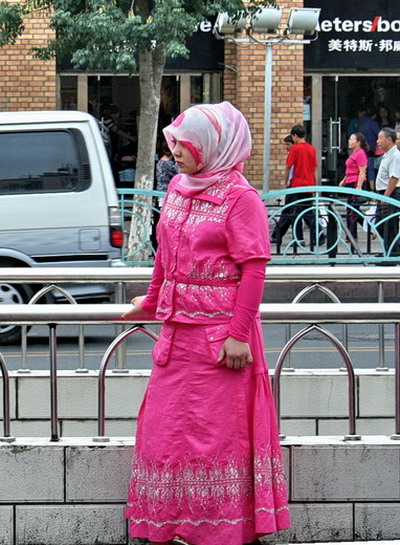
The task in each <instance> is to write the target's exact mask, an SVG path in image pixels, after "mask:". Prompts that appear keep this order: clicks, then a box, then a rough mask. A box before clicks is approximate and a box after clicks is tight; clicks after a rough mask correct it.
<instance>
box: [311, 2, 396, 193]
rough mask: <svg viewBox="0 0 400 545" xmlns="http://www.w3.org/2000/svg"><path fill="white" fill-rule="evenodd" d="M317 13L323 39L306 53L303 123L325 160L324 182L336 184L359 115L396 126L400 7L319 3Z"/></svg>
mask: <svg viewBox="0 0 400 545" xmlns="http://www.w3.org/2000/svg"><path fill="white" fill-rule="evenodd" d="M304 4H305V6H306V7H311V6H313V5H315V4H316V3H315V0H306V1H305V3H304ZM318 7H321V16H320V25H319V26H320V28H319V33H318V38H317V40H316V41H314V42H312V43H311V44H310V45H307V46H306V47H305V84H304V88H305V93H304V97H305V98H304V120H305V123H306V124H307V125H308V127H309V130H310V132H311V135H312V142H313V144H314V145H315V146H316V147H317V149H318V151H319V153H320V156H321V165H322V172H321V176H322V178H323V179H327V180H329V181H330V182H331V183H336V182H337V181H338V180H340V178H341V176H342V174H343V167H344V161H345V159H346V158H347V139H348V136H349V132H354V130H355V129H356V127H357V115H358V111H359V110H360V109H365V111H366V112H367V115H368V116H371V117H373V118H375V119H376V120H377V121H378V122H379V123H380V124H381V126H382V125H389V126H392V127H394V125H395V122H396V119H395V113H396V110H397V109H400V3H399V2H393V0H380V1H376V0H363V1H362V2H360V1H359V0H335V2H332V0H319V1H318Z"/></svg>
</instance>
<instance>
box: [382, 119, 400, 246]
mask: <svg viewBox="0 0 400 545" xmlns="http://www.w3.org/2000/svg"><path fill="white" fill-rule="evenodd" d="M377 144H378V146H379V147H380V148H381V149H382V150H383V151H384V152H385V154H384V155H383V156H382V160H381V163H380V165H379V170H378V174H377V177H376V191H377V192H378V193H379V194H380V195H384V196H385V197H391V198H392V199H396V200H398V201H400V151H399V150H398V149H397V146H396V131H395V130H393V129H390V128H389V127H383V128H382V129H381V130H380V131H379V134H378V140H377ZM396 213H397V214H398V213H400V207H399V208H398V207H396V206H394V205H391V204H388V203H383V202H382V203H380V204H379V205H378V210H377V214H376V219H377V221H380V220H381V219H383V218H385V217H388V216H390V215H391V214H396ZM378 230H379V233H380V234H381V236H382V237H383V239H384V243H385V250H386V252H387V255H388V256H395V255H399V244H398V240H397V239H398V235H399V216H395V217H394V218H391V219H389V220H386V221H385V222H384V223H383V224H382V226H381V227H380V228H378Z"/></svg>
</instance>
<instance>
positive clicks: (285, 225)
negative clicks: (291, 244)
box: [271, 134, 303, 245]
mask: <svg viewBox="0 0 400 545" xmlns="http://www.w3.org/2000/svg"><path fill="white" fill-rule="evenodd" d="M283 143H284V146H285V148H286V151H287V154H289V152H290V150H291V149H292V146H294V140H293V136H292V135H291V134H288V135H287V136H285V138H284V139H283ZM286 159H287V156H286ZM292 176H293V168H292V169H291V170H290V172H289V177H288V187H290V183H291V181H292ZM292 201H293V199H292V195H286V196H285V205H284V206H285V209H284V210H283V211H282V214H281V216H280V218H279V220H278V223H277V224H276V225H275V228H274V230H273V232H272V235H271V242H272V243H273V244H274V243H277V244H278V245H280V244H281V242H282V239H283V237H284V236H285V235H286V233H287V231H288V229H289V227H290V226H291V225H293V223H294V220H295V219H296V216H295V213H296V208H295V207H290V206H288V205H289V204H290V203H291V202H292ZM297 229H298V232H297V239H298V240H299V237H300V240H302V239H303V230H302V227H301V223H298V225H297Z"/></svg>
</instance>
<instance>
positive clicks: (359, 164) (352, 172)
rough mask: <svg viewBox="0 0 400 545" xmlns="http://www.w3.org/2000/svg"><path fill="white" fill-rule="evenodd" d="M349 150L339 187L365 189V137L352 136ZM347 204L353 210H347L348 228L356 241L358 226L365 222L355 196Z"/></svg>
mask: <svg viewBox="0 0 400 545" xmlns="http://www.w3.org/2000/svg"><path fill="white" fill-rule="evenodd" d="M349 149H350V150H351V155H350V156H349V158H348V159H347V161H346V170H345V176H344V178H343V180H342V181H341V182H340V183H339V185H340V186H342V187H347V188H353V189H363V184H364V182H365V181H366V179H367V165H368V157H367V152H368V150H369V146H368V143H367V141H366V139H365V136H364V135H363V134H361V133H360V132H357V133H355V134H352V135H351V136H350V138H349ZM347 202H348V204H349V205H350V206H351V208H348V209H347V227H348V228H349V230H350V232H351V234H352V236H353V237H354V239H355V240H357V224H358V223H359V222H361V223H362V220H363V218H362V217H361V215H360V214H358V213H357V212H356V210H359V209H360V205H359V203H358V202H357V199H356V196H355V195H349V196H348V199H347ZM354 209H355V210H354Z"/></svg>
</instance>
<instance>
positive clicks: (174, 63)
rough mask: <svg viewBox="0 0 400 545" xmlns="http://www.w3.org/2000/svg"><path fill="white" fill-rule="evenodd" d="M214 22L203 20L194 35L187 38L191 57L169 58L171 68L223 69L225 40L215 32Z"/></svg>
mask: <svg viewBox="0 0 400 545" xmlns="http://www.w3.org/2000/svg"><path fill="white" fill-rule="evenodd" d="M213 26H214V24H213V22H210V21H203V22H202V23H200V25H199V28H198V30H197V32H196V33H195V34H193V36H190V38H188V39H187V42H186V47H187V48H188V49H189V51H190V54H189V58H187V59H183V58H181V57H180V58H175V59H168V60H167V64H166V68H167V69H171V70H222V69H223V67H224V41H223V40H217V39H216V38H215V36H214V34H213V31H212V30H213Z"/></svg>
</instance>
